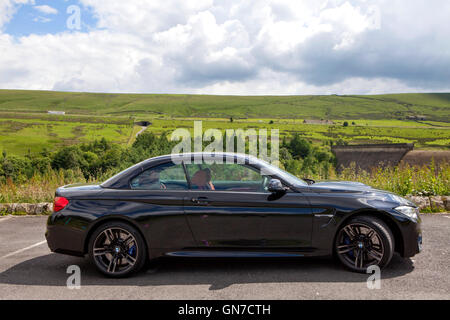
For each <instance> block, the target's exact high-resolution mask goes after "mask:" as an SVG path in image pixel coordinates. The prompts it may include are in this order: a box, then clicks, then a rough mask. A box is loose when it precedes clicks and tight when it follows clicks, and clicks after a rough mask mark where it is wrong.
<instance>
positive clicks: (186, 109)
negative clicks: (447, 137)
mask: <svg viewBox="0 0 450 320" xmlns="http://www.w3.org/2000/svg"><path fill="white" fill-rule="evenodd" d="M48 110H62V111H66V112H68V113H71V114H79V115H80V114H89V115H114V116H127V115H134V116H144V115H148V116H150V115H152V116H155V115H164V116H170V117H206V118H228V117H235V118H284V119H287V118H297V119H304V118H316V119H321V118H324V119H325V118H326V119H373V120H381V119H406V118H407V117H408V116H426V119H427V120H432V121H439V122H450V93H420V94H388V95H367V96H356V95H344V96H334V95H333V96H206V95H162V94H99V93H72V92H51V91H20V90H0V111H9V112H10V111H12V112H47V111H48Z"/></svg>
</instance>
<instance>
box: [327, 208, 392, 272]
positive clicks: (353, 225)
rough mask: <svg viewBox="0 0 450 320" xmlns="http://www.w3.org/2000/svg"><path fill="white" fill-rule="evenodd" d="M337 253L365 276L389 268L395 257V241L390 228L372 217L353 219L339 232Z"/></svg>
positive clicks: (345, 262) (342, 259)
mask: <svg viewBox="0 0 450 320" xmlns="http://www.w3.org/2000/svg"><path fill="white" fill-rule="evenodd" d="M335 252H336V254H337V257H338V258H339V260H340V261H341V262H342V263H343V264H344V266H346V267H347V268H349V269H350V270H352V271H356V272H362V273H365V272H366V271H367V268H368V267H369V266H372V265H377V266H379V267H380V268H382V267H384V266H386V265H387V264H388V263H389V262H390V260H391V258H392V255H393V253H394V237H393V235H392V232H391V231H390V230H389V227H388V226H387V225H386V224H385V223H384V222H383V221H381V220H379V219H377V218H374V217H371V216H359V217H355V218H353V219H351V220H350V221H349V222H348V223H346V224H345V225H344V226H343V227H342V228H341V229H340V230H339V232H338V234H337V237H336V243H335Z"/></svg>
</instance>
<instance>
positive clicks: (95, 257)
mask: <svg viewBox="0 0 450 320" xmlns="http://www.w3.org/2000/svg"><path fill="white" fill-rule="evenodd" d="M89 256H90V258H91V260H92V262H93V263H94V264H95V266H96V267H97V269H98V270H99V271H100V272H101V273H103V274H104V275H106V276H109V277H116V278H119V277H126V276H128V275H130V274H132V273H134V272H137V271H139V270H140V269H141V268H142V267H143V265H144V264H145V261H146V249H145V243H144V240H143V239H142V236H141V235H140V233H139V232H138V231H137V230H136V229H135V228H134V227H132V226H131V225H129V224H127V223H123V222H107V223H105V224H103V225H101V226H100V227H98V228H97V229H96V230H95V231H94V233H93V234H92V236H91V238H90V241H89Z"/></svg>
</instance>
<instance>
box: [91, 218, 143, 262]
mask: <svg viewBox="0 0 450 320" xmlns="http://www.w3.org/2000/svg"><path fill="white" fill-rule="evenodd" d="M109 222H122V223H126V224H128V225H130V226H131V227H133V228H135V229H136V230H137V231H138V232H139V234H140V235H141V237H142V239H143V240H144V245H145V251H146V252H147V258H148V257H149V248H148V244H147V238H146V237H145V236H144V233H143V232H142V230H141V228H140V227H139V225H138V224H137V223H136V222H134V221H133V220H131V219H128V218H126V217H123V216H117V215H114V216H109V215H108V216H104V217H102V218H100V219H98V220H96V221H95V222H94V223H93V225H92V226H91V227H90V228H89V230H88V232H87V233H86V237H85V238H84V244H83V253H84V254H87V253H88V252H89V241H90V239H91V237H92V234H93V233H94V232H95V230H97V229H98V228H99V227H100V226H101V225H103V224H105V223H109Z"/></svg>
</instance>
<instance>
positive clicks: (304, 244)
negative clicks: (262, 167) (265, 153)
mask: <svg viewBox="0 0 450 320" xmlns="http://www.w3.org/2000/svg"><path fill="white" fill-rule="evenodd" d="M186 169H187V173H188V177H189V179H190V180H191V183H190V191H189V194H188V196H187V198H186V199H185V208H184V210H185V213H186V215H187V218H188V222H189V225H190V227H191V229H192V232H193V234H194V238H195V240H196V242H197V245H198V246H199V247H201V248H210V249H217V248H234V249H249V248H259V249H262V248H292V249H294V248H298V249H304V248H308V247H310V245H311V228H312V215H311V209H310V206H309V203H308V199H307V198H306V197H304V196H302V194H300V193H296V192H290V191H289V192H287V193H286V194H284V195H283V196H274V195H273V194H271V193H270V192H268V191H266V185H267V183H268V181H269V180H270V177H268V176H263V175H261V174H260V172H259V170H257V169H256V168H253V167H251V166H249V165H245V164H236V163H233V164H228V163H223V164H212V165H207V164H186ZM202 170H203V171H205V170H206V171H208V170H209V171H210V176H211V181H210V182H211V184H212V186H208V184H207V183H205V185H201V184H202V183H203V182H205V181H204V179H203V180H202V179H198V176H204V174H200V175H199V172H200V171H202ZM206 176H207V177H208V173H207V174H206ZM199 184H200V185H199Z"/></svg>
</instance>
